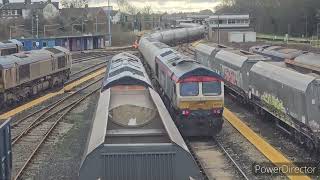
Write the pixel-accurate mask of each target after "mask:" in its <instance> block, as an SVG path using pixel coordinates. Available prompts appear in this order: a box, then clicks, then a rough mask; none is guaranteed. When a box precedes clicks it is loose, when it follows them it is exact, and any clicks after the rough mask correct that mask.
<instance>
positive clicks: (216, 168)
mask: <svg viewBox="0 0 320 180" xmlns="http://www.w3.org/2000/svg"><path fill="white" fill-rule="evenodd" d="M186 142H187V146H188V148H189V150H190V151H191V154H192V155H193V157H194V158H195V160H196V162H197V164H198V166H199V167H200V170H201V171H202V174H203V176H204V179H206V180H212V179H216V178H218V179H219V178H222V179H224V178H227V179H228V178H231V179H245V180H249V179H252V178H253V177H252V178H249V177H248V175H247V174H246V173H245V172H244V170H243V169H242V168H241V166H240V165H239V164H238V163H237V160H236V159H235V158H234V157H235V155H234V154H232V153H230V151H231V148H230V147H228V148H226V147H225V146H224V145H223V144H222V143H221V142H220V141H219V140H218V139H214V138H208V139H201V140H200V141H199V140H186ZM227 149H229V150H227ZM219 154H223V155H224V157H225V158H226V159H228V160H229V164H228V165H226V164H224V163H221V161H219V160H218V159H221V157H218V155H219ZM234 171H237V173H235V172H234Z"/></svg>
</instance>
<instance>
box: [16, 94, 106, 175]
mask: <svg viewBox="0 0 320 180" xmlns="http://www.w3.org/2000/svg"><path fill="white" fill-rule="evenodd" d="M99 89H100V88H97V89H95V90H93V91H92V92H90V93H89V94H87V95H86V96H84V97H82V98H80V99H78V100H77V101H75V102H74V103H71V104H70V106H69V107H68V109H65V110H66V111H65V112H64V113H63V114H62V115H61V116H60V117H59V118H58V119H57V120H56V121H55V122H54V124H53V125H52V126H51V127H50V129H49V130H48V131H47V132H46V134H45V135H44V137H43V138H42V139H41V141H40V143H39V144H38V145H37V146H36V148H35V149H34V150H33V151H32V153H31V155H30V156H29V157H28V158H27V161H26V162H25V163H24V164H23V166H22V168H20V170H19V171H18V173H17V174H16V175H15V177H14V178H13V179H14V180H17V179H18V178H19V177H20V176H21V175H22V172H23V171H24V170H25V168H26V167H27V166H28V164H29V163H30V161H31V160H32V158H33V157H34V156H35V154H36V153H37V151H38V150H39V148H40V147H41V145H42V144H43V143H44V141H45V140H46V139H47V138H48V137H49V135H50V134H51V132H52V131H53V130H54V128H55V127H56V126H57V124H58V123H59V122H60V121H61V120H62V119H63V117H65V116H66V115H67V114H68V113H69V112H70V111H72V110H73V109H74V108H75V107H76V106H77V105H78V104H79V103H81V102H82V101H84V100H85V99H86V98H88V97H89V96H91V95H92V94H94V93H95V92H97V91H98V90H99Z"/></svg>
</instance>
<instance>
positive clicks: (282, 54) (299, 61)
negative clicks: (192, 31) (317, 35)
mask: <svg viewBox="0 0 320 180" xmlns="http://www.w3.org/2000/svg"><path fill="white" fill-rule="evenodd" d="M250 51H251V52H254V53H257V54H261V55H264V56H268V57H271V58H272V59H273V60H277V61H283V62H285V63H286V64H287V65H288V66H290V67H291V68H293V69H295V70H297V71H300V72H303V73H316V74H319V75H320V61H319V59H320V54H314V53H310V52H305V51H301V50H298V49H288V48H285V47H281V46H270V45H262V46H253V47H251V48H250Z"/></svg>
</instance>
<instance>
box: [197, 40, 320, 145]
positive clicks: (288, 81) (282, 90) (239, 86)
mask: <svg viewBox="0 0 320 180" xmlns="http://www.w3.org/2000/svg"><path fill="white" fill-rule="evenodd" d="M195 50H196V54H195V57H196V60H197V61H198V62H201V63H202V64H205V65H206V66H208V67H210V68H211V69H213V70H214V71H216V72H218V73H219V74H220V75H221V76H222V77H223V79H224V81H225V84H226V86H227V87H228V90H230V92H231V93H233V94H235V95H239V97H241V98H242V100H243V102H244V103H248V102H249V103H251V104H253V105H254V107H255V110H256V112H258V113H259V114H269V115H271V116H273V117H274V118H275V119H276V120H277V121H276V122H277V125H278V126H279V127H280V128H281V129H283V130H285V131H286V132H287V133H289V134H291V135H292V136H293V137H294V138H295V139H296V140H297V141H298V142H299V143H301V144H305V146H306V147H307V148H308V149H311V150H314V149H317V150H318V151H319V149H320V144H319V143H320V139H319V138H320V134H319V132H320V119H319V117H320V99H319V97H320V76H319V75H316V74H310V73H308V72H306V73H303V72H299V71H296V70H294V69H290V68H289V67H287V66H286V64H285V63H284V62H278V61H277V59H276V60H275V59H271V58H266V57H264V56H261V55H257V54H253V53H249V52H241V51H240V50H237V49H233V48H228V47H221V46H219V45H217V44H210V45H208V44H204V43H200V44H198V45H196V47H195Z"/></svg>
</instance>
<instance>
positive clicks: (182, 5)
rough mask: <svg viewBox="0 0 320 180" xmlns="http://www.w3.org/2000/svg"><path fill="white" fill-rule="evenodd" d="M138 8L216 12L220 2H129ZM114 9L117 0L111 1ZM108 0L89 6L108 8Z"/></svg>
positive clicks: (99, 0)
mask: <svg viewBox="0 0 320 180" xmlns="http://www.w3.org/2000/svg"><path fill="white" fill-rule="evenodd" d="M128 2H129V3H130V4H132V5H134V6H135V7H137V8H142V7H144V6H146V5H149V6H151V7H152V10H153V11H154V12H168V13H173V12H197V11H200V10H204V9H211V10H214V7H215V6H217V5H218V4H219V0H128ZM110 4H111V6H113V7H114V8H113V9H118V6H117V0H110ZM107 5H108V1H107V0H89V6H107Z"/></svg>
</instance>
